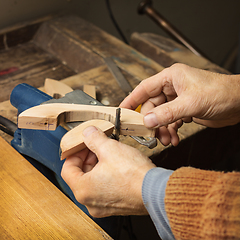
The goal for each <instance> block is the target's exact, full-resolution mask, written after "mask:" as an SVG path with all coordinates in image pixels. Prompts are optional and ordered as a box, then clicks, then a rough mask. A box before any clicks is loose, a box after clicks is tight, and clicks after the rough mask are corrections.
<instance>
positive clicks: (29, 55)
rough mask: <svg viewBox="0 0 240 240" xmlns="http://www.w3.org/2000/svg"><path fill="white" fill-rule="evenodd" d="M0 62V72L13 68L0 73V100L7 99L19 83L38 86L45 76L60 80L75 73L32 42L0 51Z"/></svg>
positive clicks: (41, 83) (42, 82)
mask: <svg viewBox="0 0 240 240" xmlns="http://www.w3.org/2000/svg"><path fill="white" fill-rule="evenodd" d="M0 62H1V66H0V72H1V71H4V70H9V69H14V71H13V72H10V73H6V74H2V75H1V74H0V86H1V94H0V102H2V101H5V100H8V99H9V97H10V94H11V91H12V90H13V88H14V87H15V86H17V85H18V84H19V83H28V84H30V85H32V86H33V87H36V88H38V87H41V86H43V85H44V81H45V79H46V78H52V79H56V80H60V79H63V78H66V77H68V76H71V75H74V74H76V73H75V72H74V71H73V70H72V69H71V68H69V67H68V66H66V65H64V64H63V63H62V62H61V61H60V60H59V59H56V57H54V56H52V55H50V54H49V53H47V52H46V51H44V50H42V49H41V48H39V47H38V46H36V44H35V43H33V42H28V43H25V44H22V45H19V46H16V47H13V48H9V49H8V50H7V51H2V52H0ZM6 72H7V71H6Z"/></svg>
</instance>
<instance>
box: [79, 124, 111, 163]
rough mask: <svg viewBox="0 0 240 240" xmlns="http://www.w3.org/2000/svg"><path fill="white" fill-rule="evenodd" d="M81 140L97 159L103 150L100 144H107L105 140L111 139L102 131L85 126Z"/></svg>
mask: <svg viewBox="0 0 240 240" xmlns="http://www.w3.org/2000/svg"><path fill="white" fill-rule="evenodd" d="M83 140H84V143H85V144H86V146H87V147H88V149H89V150H91V151H92V152H93V153H95V154H96V156H97V158H98V159H99V155H100V153H101V152H102V151H103V150H104V149H103V147H101V146H103V145H105V146H107V145H108V144H107V142H108V141H111V140H110V139H109V138H108V137H107V135H106V134H105V133H104V132H102V131H101V130H99V129H98V128H96V127H94V126H90V127H87V128H86V129H85V130H84V131H83Z"/></svg>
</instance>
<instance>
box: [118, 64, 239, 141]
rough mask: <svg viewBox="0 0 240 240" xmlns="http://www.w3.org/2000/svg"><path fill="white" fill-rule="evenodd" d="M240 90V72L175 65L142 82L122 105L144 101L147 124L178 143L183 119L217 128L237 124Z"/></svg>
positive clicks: (132, 105)
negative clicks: (222, 72) (230, 73)
mask: <svg viewBox="0 0 240 240" xmlns="http://www.w3.org/2000/svg"><path fill="white" fill-rule="evenodd" d="M239 90H240V76H239V75H225V74H218V73H212V72H209V71H204V70H200V69H196V68H192V67H189V66H186V65H184V64H175V65H173V66H171V67H170V68H166V69H164V70H163V71H162V72H160V73H158V74H156V75H154V76H152V77H150V78H148V79H146V80H144V81H142V82H141V83H140V84H139V85H138V86H137V87H136V88H135V89H134V90H133V92H132V93H131V94H130V95H129V96H128V97H127V98H126V99H124V101H123V102H122V103H121V104H120V107H123V108H129V109H135V108H136V107H137V106H138V105H140V104H142V109H141V112H142V113H143V114H144V115H146V116H145V118H144V123H145V126H146V127H150V128H152V127H154V128H158V130H159V133H158V137H159V139H160V141H161V142H162V143H163V144H164V145H168V144H169V143H172V144H173V145H177V144H178V142H179V139H178V136H177V130H178V128H179V127H181V126H182V123H183V122H191V121H192V120H193V121H194V122H196V123H199V124H202V125H205V126H207V127H215V128H216V127H224V126H229V125H234V124H237V123H238V122H239V120H240V119H239V116H240V108H239V106H240V98H239Z"/></svg>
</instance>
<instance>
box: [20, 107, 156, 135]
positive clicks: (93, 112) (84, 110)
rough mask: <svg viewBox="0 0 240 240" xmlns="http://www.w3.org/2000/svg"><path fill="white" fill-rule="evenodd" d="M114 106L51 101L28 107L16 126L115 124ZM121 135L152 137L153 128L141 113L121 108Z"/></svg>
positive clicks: (44, 128)
mask: <svg viewBox="0 0 240 240" xmlns="http://www.w3.org/2000/svg"><path fill="white" fill-rule="evenodd" d="M116 109H117V108H116V107H105V106H92V105H82V104H67V103H66V104H65V103H51V104H45V105H38V106H35V107H32V108H29V109H27V110H25V111H24V112H22V113H21V114H20V115H19V116H18V127H19V128H27V129H38V130H50V131H51V130H55V129H56V127H57V126H58V125H59V124H60V123H65V122H76V121H88V120H91V119H102V120H106V121H109V122H111V123H113V124H115V117H116ZM120 120H121V126H120V134H121V135H131V136H143V137H154V136H155V129H148V128H146V127H145V126H144V124H143V115H142V114H141V113H138V112H135V111H133V110H129V109H124V108H122V109H121V118H120Z"/></svg>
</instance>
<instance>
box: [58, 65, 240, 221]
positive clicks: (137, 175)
mask: <svg viewBox="0 0 240 240" xmlns="http://www.w3.org/2000/svg"><path fill="white" fill-rule="evenodd" d="M239 83H240V76H239V75H223V74H217V73H211V72H208V71H203V70H199V69H195V68H192V67H188V66H186V65H183V64H175V65H173V66H172V67H170V68H167V69H164V70H163V71H162V72H160V73H158V74H156V75H155V76H152V77H150V78H148V79H146V80H144V81H142V82H141V83H140V84H139V85H138V86H137V87H136V88H135V89H134V91H133V92H132V93H131V94H130V95H129V96H128V97H127V98H126V99H125V100H124V101H123V102H122V103H121V104H120V107H124V108H129V109H135V108H137V106H138V105H140V104H142V108H141V112H142V114H144V115H145V117H144V124H145V125H146V126H147V127H149V128H157V129H158V131H157V132H158V134H157V137H159V139H160V141H161V142H162V143H163V144H164V145H168V144H170V143H172V144H173V145H177V144H178V142H179V138H178V135H177V131H178V128H179V127H181V125H182V123H183V122H191V121H194V122H196V123H199V124H203V125H205V126H208V127H223V126H228V125H234V124H236V123H238V122H239V117H240V109H239V106H240V97H239V96H240V94H239V92H240V84H239ZM83 135H84V142H85V144H86V146H87V149H84V150H82V151H81V152H79V153H77V154H75V155H73V156H71V157H69V158H67V159H66V161H65V163H64V165H63V169H62V177H63V179H64V180H65V181H66V183H67V184H68V185H69V187H70V188H71V189H72V191H73V193H74V195H75V197H76V199H77V200H78V201H79V202H80V203H82V204H84V205H86V207H87V208H88V210H89V212H90V214H91V215H92V216H94V217H105V216H110V215H141V214H147V211H146V209H145V207H144V204H143V200H142V195H141V189H142V183H143V179H144V176H145V175H146V173H147V172H148V171H149V170H150V169H152V168H154V167H156V166H155V165H154V164H153V163H152V162H151V161H150V159H148V158H147V157H145V156H143V155H142V154H141V153H140V152H139V151H138V150H136V149H134V148H132V147H130V146H127V145H124V144H122V143H120V142H117V141H115V140H112V139H108V138H107V137H106V135H105V134H104V133H103V132H102V131H101V130H99V129H97V128H95V127H88V128H87V129H85V130H84V132H83ZM76 137H77V136H76Z"/></svg>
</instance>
